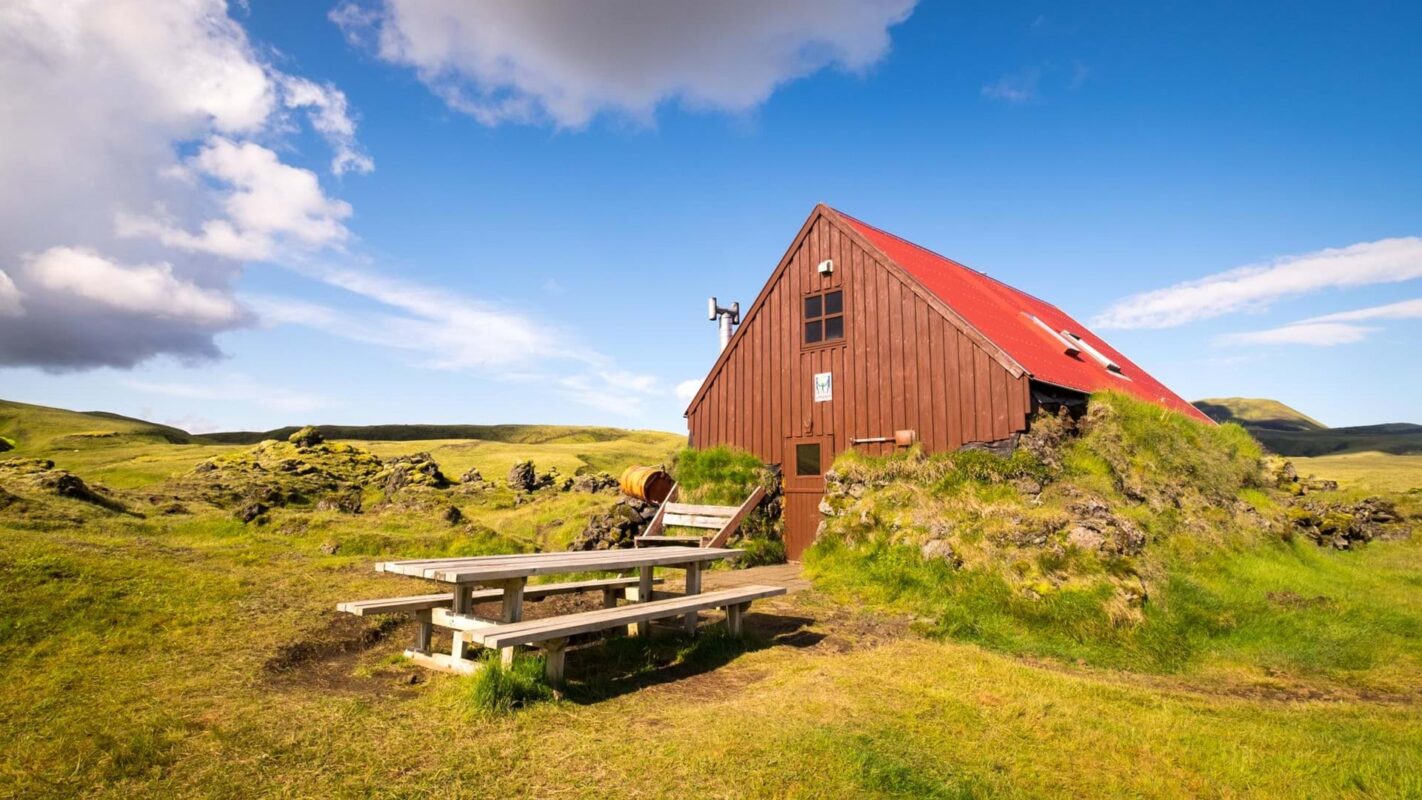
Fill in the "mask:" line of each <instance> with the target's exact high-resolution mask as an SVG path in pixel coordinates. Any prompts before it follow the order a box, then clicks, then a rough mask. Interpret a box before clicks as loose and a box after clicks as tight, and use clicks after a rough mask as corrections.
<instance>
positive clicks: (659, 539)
mask: <svg viewBox="0 0 1422 800" xmlns="http://www.w3.org/2000/svg"><path fill="white" fill-rule="evenodd" d="M703 538H704V537H701V536H663V535H658V536H638V537H637V538H636V539H635V540H634V541H636V542H637V543H638V544H643V543H645V544H653V545H659V546H660V545H683V546H686V547H700V546H701V541H702V539H703Z"/></svg>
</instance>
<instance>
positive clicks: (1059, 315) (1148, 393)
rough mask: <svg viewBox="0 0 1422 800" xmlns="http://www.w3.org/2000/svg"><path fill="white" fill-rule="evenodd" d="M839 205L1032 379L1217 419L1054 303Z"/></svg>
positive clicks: (868, 236)
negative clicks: (1064, 335)
mask: <svg viewBox="0 0 1422 800" xmlns="http://www.w3.org/2000/svg"><path fill="white" fill-rule="evenodd" d="M835 213H836V214H839V216H840V217H842V218H843V219H844V221H845V222H846V223H847V224H848V225H850V226H851V227H853V228H854V230H856V231H858V232H859V233H860V234H861V235H863V236H864V238H866V239H868V240H869V241H870V243H872V244H873V245H874V246H876V247H878V248H879V249H880V250H881V251H883V253H884V255H886V256H888V257H889V258H891V259H893V261H894V262H896V263H897V264H898V265H899V266H900V267H902V268H903V269H904V270H906V271H907V272H908V273H909V274H910V275H912V276H913V277H914V278H916V279H918V281H919V283H921V284H923V286H924V287H925V288H927V289H928V290H929V291H931V292H933V293H934V294H935V295H937V296H938V297H939V298H940V299H941V300H943V302H945V303H947V304H948V306H949V307H950V308H952V309H953V310H954V311H956V312H957V313H958V315H959V316H961V317H962V318H963V319H964V320H965V321H967V323H968V324H969V325H972V326H973V327H974V328H976V329H977V330H978V332H979V333H981V334H982V335H983V336H985V337H987V338H988V340H990V341H991V342H992V343H993V344H995V345H997V346H998V347H1000V348H1001V349H1002V350H1003V351H1004V352H1005V353H1007V355H1008V356H1009V357H1011V358H1012V359H1013V360H1014V361H1016V362H1017V363H1018V364H1020V365H1021V366H1022V368H1023V369H1025V370H1027V372H1028V374H1030V375H1031V376H1032V378H1033V379H1034V380H1038V381H1041V382H1043V383H1050V384H1053V385H1056V386H1062V387H1065V388H1068V389H1075V390H1077V391H1081V392H1095V391H1102V390H1109V389H1114V390H1117V391H1121V392H1125V393H1127V394H1131V395H1134V396H1136V397H1139V398H1141V399H1143V400H1148V401H1150V402H1152V403H1157V404H1159V405H1162V406H1164V407H1166V408H1169V409H1172V410H1174V411H1179V412H1180V413H1182V414H1186V415H1188V416H1190V417H1192V418H1194V419H1198V420H1201V421H1203V422H1210V423H1211V424H1213V422H1212V421H1211V420H1210V418H1209V417H1207V416H1205V415H1204V413H1202V412H1201V411H1200V410H1199V409H1197V408H1195V407H1194V406H1192V405H1190V404H1189V403H1187V402H1186V401H1185V400H1184V399H1182V398H1181V397H1180V396H1179V395H1177V394H1175V393H1174V392H1172V391H1170V389H1168V388H1166V386H1165V384H1163V383H1161V382H1160V381H1158V380H1156V379H1155V378H1153V377H1151V375H1150V373H1148V372H1146V371H1145V370H1143V369H1141V368H1140V367H1139V366H1137V365H1136V364H1135V362H1133V361H1131V360H1130V359H1129V358H1126V357H1125V356H1124V355H1122V354H1121V352H1120V351H1118V350H1116V349H1115V348H1114V347H1112V346H1111V345H1109V344H1107V343H1106V340H1104V339H1102V338H1101V337H1100V336H1097V335H1096V334H1094V333H1092V332H1091V331H1090V330H1088V329H1087V327H1086V326H1085V325H1082V324H1081V323H1080V322H1077V321H1076V320H1074V319H1072V318H1071V317H1070V316H1068V315H1067V314H1066V312H1064V311H1062V310H1061V309H1059V308H1057V307H1056V306H1054V305H1052V304H1051V303H1048V302H1045V301H1043V300H1039V299H1037V298H1036V297H1033V296H1032V295H1030V294H1027V293H1026V292H1023V291H1019V290H1017V289H1014V288H1012V287H1011V286H1008V285H1007V284H1005V283H1003V282H1002V281H999V280H997V279H995V278H992V277H989V276H988V275H985V274H983V273H981V272H978V271H977V270H974V269H970V268H968V267H965V266H963V265H962V264H959V263H958V262H956V261H953V260H951V259H947V258H944V257H943V256H940V255H938V254H937V253H935V252H933V251H931V250H926V249H924V248H922V247H919V246H918V245H916V244H914V243H912V242H908V241H905V240H903V239H900V238H899V237H897V236H895V235H893V234H892V233H888V232H887V231H883V230H880V229H878V228H876V227H874V226H873V225H870V224H868V223H865V222H861V221H859V220H857V219H855V218H853V217H851V216H849V215H848V214H845V213H843V212H840V211H836V212H835ZM1024 312H1026V313H1025V314H1024ZM1027 314H1031V315H1033V316H1035V317H1037V318H1038V319H1040V320H1042V322H1044V323H1046V325H1047V326H1049V327H1050V328H1051V329H1052V330H1053V331H1062V330H1066V331H1069V332H1071V333H1073V334H1075V335H1076V336H1077V337H1079V338H1080V339H1081V340H1082V341H1084V342H1086V343H1087V344H1089V345H1091V346H1092V347H1093V348H1095V349H1096V350H1097V351H1099V352H1100V353H1102V354H1103V355H1105V356H1106V357H1107V358H1109V359H1110V360H1111V361H1113V362H1115V363H1116V364H1117V365H1118V366H1119V367H1120V370H1121V373H1120V375H1117V374H1114V373H1113V372H1111V371H1110V370H1108V369H1106V367H1104V366H1102V365H1101V364H1100V362H1098V361H1096V360H1095V359H1094V358H1092V357H1091V356H1090V355H1089V354H1088V353H1086V352H1081V353H1078V354H1076V355H1070V354H1068V353H1067V351H1066V347H1065V346H1063V344H1062V342H1061V341H1058V340H1057V339H1055V338H1053V337H1052V335H1051V334H1050V333H1047V332H1046V331H1044V330H1042V329H1041V327H1040V326H1038V325H1037V324H1036V323H1034V322H1033V321H1032V319H1031V318H1030V317H1028V316H1027Z"/></svg>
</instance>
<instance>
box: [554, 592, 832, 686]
mask: <svg viewBox="0 0 1422 800" xmlns="http://www.w3.org/2000/svg"><path fill="white" fill-rule="evenodd" d="M811 622H813V620H811V619H809V618H808V617H795V616H781V615H773V614H748V615H746V617H745V620H744V626H745V627H744V633H743V635H742V636H740V637H734V636H731V635H730V634H728V633H726V628H725V625H724V624H723V623H722V622H720V621H719V620H717V621H713V622H708V621H705V620H703V621H702V623H701V627H700V628H698V629H697V633H696V635H695V636H691V635H688V634H687V633H686V631H685V630H684V629H682V628H681V627H680V625H677V626H676V627H672V626H671V625H669V624H668V625H656V626H653V630H652V636H651V637H649V638H641V637H634V636H625V635H616V634H613V635H611V636H609V635H606V634H603V635H601V636H595V637H589V638H588V639H587V640H585V641H581V642H579V643H578V645H577V647H576V648H575V649H572V650H569V651H568V666H567V682H566V684H565V685H564V686H563V696H564V697H565V698H566V699H568V700H570V701H572V702H574V703H581V704H588V703H597V702H601V701H603V700H608V699H611V698H614V697H618V696H621V695H624V694H629V693H631V692H635V691H639V690H641V689H645V688H647V687H650V686H658V685H663V684H672V683H676V682H678V681H684V680H687V679H689V678H694V677H697V676H699V675H704V674H707V673H710V672H713V671H715V670H716V669H718V668H720V667H723V666H725V665H726V664H729V663H730V662H732V661H734V660H735V659H736V658H737V657H739V656H740V655H741V654H743V653H749V652H754V651H756V650H763V649H766V648H769V647H796V648H800V647H813V646H814V645H816V644H818V643H819V642H820V641H821V640H822V639H824V634H820V633H815V632H813V631H810V630H808V629H807V626H808V625H809V624H810V623H811Z"/></svg>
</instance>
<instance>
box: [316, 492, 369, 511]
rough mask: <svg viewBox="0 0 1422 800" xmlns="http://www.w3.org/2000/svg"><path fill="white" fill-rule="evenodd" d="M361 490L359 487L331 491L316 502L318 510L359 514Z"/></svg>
mask: <svg viewBox="0 0 1422 800" xmlns="http://www.w3.org/2000/svg"><path fill="white" fill-rule="evenodd" d="M360 507H361V491H360V489H358V488H351V489H347V490H345V491H342V492H331V493H330V494H328V495H326V496H325V497H323V498H321V499H320V500H318V501H317V502H316V510H317V511H337V512H340V513H342V514H359V513H360Z"/></svg>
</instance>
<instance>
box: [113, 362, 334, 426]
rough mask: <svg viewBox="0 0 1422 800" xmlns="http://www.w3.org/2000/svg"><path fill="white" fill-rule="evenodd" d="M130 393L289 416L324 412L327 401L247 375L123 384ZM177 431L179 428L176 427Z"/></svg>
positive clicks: (235, 374)
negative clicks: (228, 403) (227, 403)
mask: <svg viewBox="0 0 1422 800" xmlns="http://www.w3.org/2000/svg"><path fill="white" fill-rule="evenodd" d="M124 385H125V386H127V387H129V388H130V389H134V390H136V391H140V392H147V393H148V394H157V395H163V396H165V397H176V398H179V399H183V400H203V401H236V402H240V403H250V404H253V405H257V406H261V407H262V408H269V409H272V410H273V411H283V412H287V413H291V414H300V413H306V412H309V411H315V410H318V409H321V408H325V407H327V406H329V405H330V401H329V400H327V399H326V398H324V397H321V396H320V395H315V394H308V393H305V392H296V391H292V390H291V389H288V388H286V387H283V386H273V385H269V384H264V383H260V382H258V381H255V380H253V379H252V378H250V377H248V376H247V375H243V374H241V373H232V374H228V375H218V376H213V377H210V378H208V379H206V380H204V381H203V382H202V383H186V382H181V381H166V382H165V381H144V380H126V381H124ZM180 427H181V426H180Z"/></svg>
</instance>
